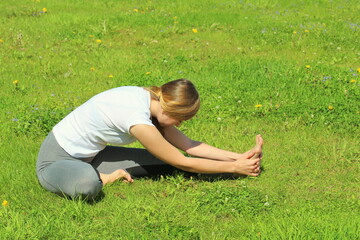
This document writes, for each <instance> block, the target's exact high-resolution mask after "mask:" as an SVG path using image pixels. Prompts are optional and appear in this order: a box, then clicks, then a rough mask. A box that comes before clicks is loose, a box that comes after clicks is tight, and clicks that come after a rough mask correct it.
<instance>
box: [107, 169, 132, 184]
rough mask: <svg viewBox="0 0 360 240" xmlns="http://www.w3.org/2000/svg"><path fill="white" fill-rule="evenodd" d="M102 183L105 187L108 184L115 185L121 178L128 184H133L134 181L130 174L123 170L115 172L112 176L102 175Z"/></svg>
mask: <svg viewBox="0 0 360 240" xmlns="http://www.w3.org/2000/svg"><path fill="white" fill-rule="evenodd" d="M100 178H101V181H102V182H103V185H105V184H107V183H113V182H115V181H117V180H119V179H121V178H124V179H125V180H124V181H126V182H133V181H134V180H133V179H132V178H131V176H130V174H129V173H128V172H126V171H125V170H123V169H118V170H115V171H114V172H112V173H110V174H105V173H100Z"/></svg>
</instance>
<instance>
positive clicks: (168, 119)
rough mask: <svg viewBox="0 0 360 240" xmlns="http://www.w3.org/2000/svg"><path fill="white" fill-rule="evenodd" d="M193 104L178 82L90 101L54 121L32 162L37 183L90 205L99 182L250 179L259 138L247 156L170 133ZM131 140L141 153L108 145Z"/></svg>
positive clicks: (186, 86)
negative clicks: (215, 176)
mask: <svg viewBox="0 0 360 240" xmlns="http://www.w3.org/2000/svg"><path fill="white" fill-rule="evenodd" d="M199 106H200V99H199V94H198V92H197V90H196V89H195V86H194V85H193V84H192V83H191V82H190V81H189V80H186V79H178V80H175V81H171V82H168V83H166V84H164V85H162V86H161V87H155V86H153V87H150V88H141V87H132V86H126V87H118V88H114V89H110V90H107V91H105V92H102V93H100V94H98V95H95V96H94V97H92V98H91V99H90V100H88V101H87V102H85V103H84V104H82V105H81V106H79V107H78V108H77V109H75V110H74V111H73V112H71V113H70V114H69V115H68V116H66V117H65V118H64V119H63V120H62V121H60V122H59V123H58V124H57V125H56V126H55V127H54V128H53V130H52V131H51V132H50V134H49V135H48V136H47V138H46V139H45V141H44V142H43V144H42V146H41V148H40V152H39V156H38V160H37V164H36V172H37V176H38V179H39V182H40V184H41V185H42V186H43V187H44V188H45V189H47V190H49V191H51V192H54V193H57V194H60V195H66V196H70V197H85V198H88V199H93V198H94V197H95V196H96V195H97V194H98V193H99V192H100V191H101V188H102V186H103V185H105V184H107V183H110V182H114V181H116V180H119V179H124V180H126V181H128V182H133V179H132V176H136V177H137V176H146V175H152V174H165V173H167V172H169V171H171V170H172V166H173V167H175V168H178V169H181V170H184V171H188V172H195V173H233V174H241V175H250V176H257V175H258V174H259V173H260V157H259V155H260V154H261V148H262V138H261V136H260V135H258V136H257V144H256V147H255V148H254V149H253V150H250V151H249V152H246V153H244V154H238V153H234V152H229V151H225V150H222V149H218V148H215V147H212V146H209V145H207V144H205V143H201V142H198V141H194V140H191V139H190V138H188V137H187V136H185V135H184V134H183V133H182V132H180V131H179V130H178V129H177V128H176V127H178V126H179V125H180V124H181V123H182V122H183V121H186V120H188V119H190V118H192V117H193V116H194V115H195V114H196V113H197V111H198V109H199ZM136 140H138V141H139V142H140V143H141V144H142V145H143V146H144V147H145V149H133V148H124V147H115V146H110V145H109V144H111V145H126V144H129V143H131V142H133V141H136ZM178 149H180V150H183V151H185V152H186V153H188V154H189V155H192V156H196V157H197V158H190V157H186V156H184V155H183V154H181V152H180V151H179V150H178Z"/></svg>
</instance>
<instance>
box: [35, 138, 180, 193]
mask: <svg viewBox="0 0 360 240" xmlns="http://www.w3.org/2000/svg"><path fill="white" fill-rule="evenodd" d="M117 169H124V170H126V171H127V172H129V173H130V174H131V175H132V176H134V177H142V176H152V175H157V174H169V173H172V172H173V171H174V169H175V168H174V167H172V166H170V165H168V164H166V163H164V162H162V161H160V160H159V159H157V158H155V157H154V156H153V155H151V154H150V153H149V152H148V151H146V150H145V149H136V148H124V147H114V146H107V147H106V148H105V149H104V150H102V151H101V152H99V153H98V154H97V155H96V156H95V157H92V158H74V157H72V156H70V155H69V154H68V153H67V152H66V151H65V150H64V149H63V148H62V147H60V145H59V144H58V142H57V141H56V139H55V136H54V134H53V132H50V133H49V135H48V136H47V137H46V139H45V140H44V142H43V144H42V145H41V148H40V151H39V155H38V159H37V162H36V174H37V176H38V179H39V182H40V184H41V185H42V186H43V187H44V188H45V189H47V190H48V191H50V192H54V193H56V194H59V195H66V196H69V197H79V196H81V197H84V198H88V199H93V198H94V197H95V196H96V195H97V194H98V193H99V192H100V191H101V188H102V186H103V184H102V182H101V180H100V176H99V172H100V173H111V172H113V171H115V170H117Z"/></svg>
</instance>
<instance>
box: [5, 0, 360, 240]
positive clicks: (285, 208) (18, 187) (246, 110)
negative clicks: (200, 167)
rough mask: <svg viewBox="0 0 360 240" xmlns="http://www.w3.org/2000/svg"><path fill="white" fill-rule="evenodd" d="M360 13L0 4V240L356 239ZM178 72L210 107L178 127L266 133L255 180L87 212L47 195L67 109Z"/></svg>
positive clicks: (137, 197) (294, 6)
mask: <svg viewBox="0 0 360 240" xmlns="http://www.w3.org/2000/svg"><path fill="white" fill-rule="evenodd" d="M43 8H46V13H44V9H43ZM359 10H360V9H359V5H358V4H357V2H356V1H351V0H350V1H305V0H304V1H301V2H300V1H281V0H278V1H266V0H259V1H256V2H253V1H203V0H200V1H192V0H187V1H180V2H178V1H176V2H168V1H163V0H158V1H126V2H123V1H114V0H109V1H92V0H91V1H75V0H69V1H50V0H47V1H46V0H42V1H30V0H18V1H13V0H12V1H11V0H10V1H3V2H1V3H0V16H1V18H0V23H1V24H0V59H1V60H0V61H1V62H0V63H1V65H0V66H1V67H0V88H1V95H0V105H1V108H2V111H1V112H0V131H1V134H0V154H1V156H2V158H1V159H0V161H1V163H2V170H1V174H0V180H1V182H2V183H3V184H1V186H0V200H1V201H5V200H6V201H7V203H8V204H4V205H5V206H2V207H1V208H0V236H1V237H0V239H75V238H76V239H85V238H88V239H99V238H105V239H117V238H119V239H357V238H359V236H360V229H359V217H358V212H359V210H360V195H359V187H358V185H359V177H358V176H359V160H360V155H359V154H360V153H359V145H360V144H359V134H360V132H359V122H360V117H359V114H360V107H359V104H358V102H359V98H360V91H359V82H360V78H359V75H360V65H359V57H360V49H359V47H358V46H359V39H360V34H359V30H360V22H359V17H358V12H359ZM195 29H196V30H195ZM97 40H101V42H100V41H97ZM183 77H184V78H189V79H191V80H192V81H193V82H194V83H195V84H196V85H197V87H198V90H199V92H200V94H201V98H202V107H201V110H200V112H199V114H198V116H197V117H196V118H195V119H193V120H191V121H189V122H188V123H185V124H183V126H182V127H181V130H182V131H184V132H185V133H186V134H187V135H189V136H190V137H192V138H194V139H196V140H201V141H205V142H208V143H210V144H212V145H215V146H217V147H221V148H226V149H230V150H233V151H238V152H242V151H245V150H248V149H249V148H251V147H252V145H253V142H254V136H255V134H256V133H261V134H262V135H263V136H264V138H265V142H266V145H265V149H264V151H265V157H264V161H263V170H264V171H263V173H262V175H261V176H260V177H258V178H242V179H208V178H206V177H205V176H193V177H192V178H190V177H189V176H184V175H182V174H180V173H179V174H175V175H174V176H164V177H162V178H160V177H159V178H157V179H137V180H136V181H135V182H134V184H131V185H126V184H123V183H114V184H112V185H111V186H106V187H105V188H104V190H103V196H102V198H101V199H99V201H98V202H97V203H94V204H87V203H83V202H81V201H71V200H67V199H63V198H60V197H57V196H55V195H53V194H50V193H48V192H46V191H45V190H43V189H42V188H41V187H40V186H39V184H38V183H37V179H36V176H35V161H36V155H37V151H38V149H39V147H40V144H41V142H42V140H43V139H44V137H45V136H46V134H47V132H48V131H49V130H50V129H51V128H52V126H53V125H55V124H56V123H57V122H58V121H59V120H60V119H61V118H62V117H64V116H65V115H66V114H67V113H69V112H70V111H71V110H72V109H74V108H75V107H76V106H78V105H80V104H81V103H83V102H84V101H86V100H87V99H88V98H90V97H91V96H93V95H94V94H96V93H98V92H101V91H104V90H106V89H109V88H112V87H117V86H122V85H140V86H148V85H153V84H155V85H160V84H162V83H164V82H167V81H169V80H172V79H176V78H183ZM133 146H136V147H140V145H139V144H134V145H133Z"/></svg>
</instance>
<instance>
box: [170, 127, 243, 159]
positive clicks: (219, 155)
mask: <svg viewBox="0 0 360 240" xmlns="http://www.w3.org/2000/svg"><path fill="white" fill-rule="evenodd" d="M164 135H165V139H166V140H168V141H169V142H170V143H171V144H172V145H174V146H175V147H177V148H179V149H181V150H183V151H185V152H186V153H188V154H190V155H192V156H196V157H201V158H208V159H215V160H220V161H235V160H236V159H238V158H240V157H241V156H242V155H243V154H239V153H235V152H230V151H226V150H223V149H220V148H216V147H213V146H210V145H208V144H206V143H203V142H198V141H194V140H192V139H190V138H188V137H187V136H186V135H185V134H183V133H182V132H181V131H180V130H178V129H177V128H175V127H173V126H171V127H166V128H165V130H164Z"/></svg>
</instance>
